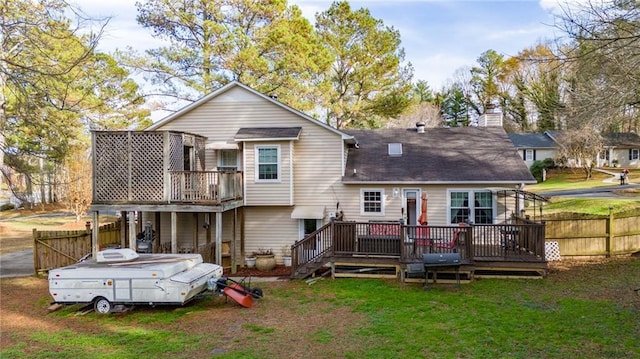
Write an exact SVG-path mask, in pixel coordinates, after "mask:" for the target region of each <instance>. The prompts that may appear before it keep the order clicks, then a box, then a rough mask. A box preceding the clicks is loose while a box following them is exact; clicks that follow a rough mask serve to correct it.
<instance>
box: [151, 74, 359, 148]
mask: <svg viewBox="0 0 640 359" xmlns="http://www.w3.org/2000/svg"><path fill="white" fill-rule="evenodd" d="M235 87H240V88H242V89H244V90H246V91H248V92H250V93H252V94H254V95H256V96H258V97H261V98H263V99H265V100H267V101H269V102H271V103H273V104H274V105H276V106H279V107H281V108H283V109H285V110H286V111H289V112H292V113H294V114H296V115H298V116H300V117H302V118H304V119H305V120H308V121H311V122H313V123H314V124H316V125H318V126H321V127H324V128H325V129H327V130H329V131H331V132H334V133H336V134H338V135H340V136H342V138H343V139H344V140H352V139H353V138H352V137H351V136H349V135H347V134H346V133H344V132H342V131H340V130H337V129H335V128H334V127H331V126H329V125H327V124H326V123H323V122H321V121H318V120H316V119H315V118H313V117H311V116H309V115H306V114H304V113H302V112H300V111H298V110H296V109H294V108H292V107H289V106H287V105H285V104H283V103H282V102H280V101H278V100H276V99H274V98H272V97H269V96H267V95H265V94H263V93H261V92H259V91H256V90H254V89H252V88H251V87H249V86H247V85H245V84H242V83H240V82H238V81H232V82H229V83H228V84H226V85H224V86H222V87H220V88H218V89H217V90H215V91H213V92H211V93H209V94H208V95H205V96H203V97H201V98H200V99H198V100H197V101H195V102H193V103H191V104H189V105H187V106H185V107H183V108H181V109H180V110H178V111H176V112H174V113H172V114H171V115H169V116H167V117H164V118H162V119H160V120H159V121H158V122H156V123H154V124H153V125H151V126H149V127H148V128H147V130H149V131H152V130H156V129H158V128H159V127H161V126H163V125H165V124H167V123H169V122H171V121H173V120H175V119H176V118H179V117H181V116H183V115H184V114H186V113H188V112H190V111H192V110H194V109H196V108H198V107H200V106H202V105H204V104H206V103H207V102H209V101H211V100H212V99H214V98H216V97H218V96H220V95H221V94H223V93H225V92H227V91H229V90H231V89H233V88H235Z"/></svg>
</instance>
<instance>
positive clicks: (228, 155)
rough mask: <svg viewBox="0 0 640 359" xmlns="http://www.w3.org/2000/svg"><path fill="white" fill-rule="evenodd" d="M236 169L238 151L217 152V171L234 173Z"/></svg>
mask: <svg viewBox="0 0 640 359" xmlns="http://www.w3.org/2000/svg"><path fill="white" fill-rule="evenodd" d="M237 169H238V150H219V151H218V171H236V170H237Z"/></svg>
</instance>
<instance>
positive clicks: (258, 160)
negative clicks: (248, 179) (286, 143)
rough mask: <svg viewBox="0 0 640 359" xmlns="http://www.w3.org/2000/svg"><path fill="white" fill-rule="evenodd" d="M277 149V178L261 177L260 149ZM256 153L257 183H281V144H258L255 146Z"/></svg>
mask: <svg viewBox="0 0 640 359" xmlns="http://www.w3.org/2000/svg"><path fill="white" fill-rule="evenodd" d="M274 148H275V149H276V166H277V171H278V173H277V175H278V178H276V179H260V150H261V149H274ZM253 150H254V154H255V161H254V162H255V163H254V167H255V175H254V180H255V182H256V183H269V182H270V183H280V182H282V168H281V165H282V158H281V156H282V150H281V149H280V145H256V146H253Z"/></svg>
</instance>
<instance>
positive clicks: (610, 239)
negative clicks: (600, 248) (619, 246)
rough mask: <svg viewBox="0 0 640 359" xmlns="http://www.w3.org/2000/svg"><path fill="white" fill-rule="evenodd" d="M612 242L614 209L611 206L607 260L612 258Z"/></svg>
mask: <svg viewBox="0 0 640 359" xmlns="http://www.w3.org/2000/svg"><path fill="white" fill-rule="evenodd" d="M611 242H613V207H612V206H609V223H607V241H606V244H605V251H606V256H607V258H610V257H611Z"/></svg>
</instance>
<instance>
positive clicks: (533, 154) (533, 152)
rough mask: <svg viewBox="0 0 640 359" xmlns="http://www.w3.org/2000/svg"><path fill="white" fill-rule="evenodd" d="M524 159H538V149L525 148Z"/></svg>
mask: <svg viewBox="0 0 640 359" xmlns="http://www.w3.org/2000/svg"><path fill="white" fill-rule="evenodd" d="M524 160H525V161H535V160H536V150H524Z"/></svg>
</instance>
